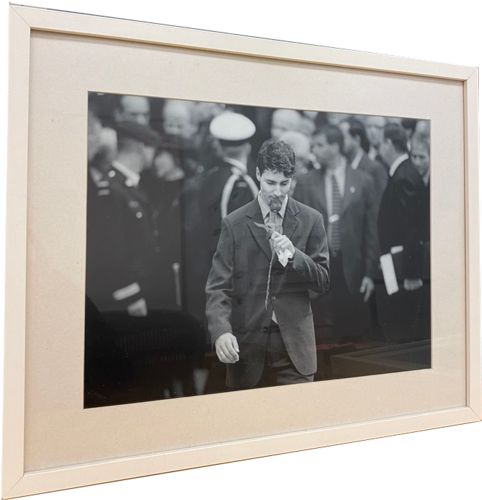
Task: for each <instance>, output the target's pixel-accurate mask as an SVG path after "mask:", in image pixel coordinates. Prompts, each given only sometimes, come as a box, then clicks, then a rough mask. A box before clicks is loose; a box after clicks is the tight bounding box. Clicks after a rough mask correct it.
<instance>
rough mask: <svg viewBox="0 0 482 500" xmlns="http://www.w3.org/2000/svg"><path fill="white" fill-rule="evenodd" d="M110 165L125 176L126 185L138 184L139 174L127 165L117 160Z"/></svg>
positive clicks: (133, 185) (135, 185) (134, 185)
mask: <svg viewBox="0 0 482 500" xmlns="http://www.w3.org/2000/svg"><path fill="white" fill-rule="evenodd" d="M112 166H113V167H114V168H115V169H116V170H118V171H119V172H120V173H121V174H122V175H124V176H125V178H126V186H129V187H137V186H138V185H139V181H140V179H141V176H140V175H139V174H136V173H135V172H133V171H132V170H131V169H130V168H129V167H126V166H125V165H123V164H122V163H120V162H119V161H117V160H114V161H113V162H112Z"/></svg>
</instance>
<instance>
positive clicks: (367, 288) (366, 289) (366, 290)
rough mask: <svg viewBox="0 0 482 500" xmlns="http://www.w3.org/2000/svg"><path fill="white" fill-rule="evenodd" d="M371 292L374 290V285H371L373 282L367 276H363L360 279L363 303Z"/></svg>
mask: <svg viewBox="0 0 482 500" xmlns="http://www.w3.org/2000/svg"><path fill="white" fill-rule="evenodd" d="M373 290H375V284H374V283H373V280H372V279H371V278H369V277H368V276H365V277H364V278H363V279H362V282H361V286H360V293H363V294H364V296H363V302H367V301H368V299H369V298H370V296H371V294H372V293H373Z"/></svg>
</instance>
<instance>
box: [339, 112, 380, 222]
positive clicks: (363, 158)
mask: <svg viewBox="0 0 482 500" xmlns="http://www.w3.org/2000/svg"><path fill="white" fill-rule="evenodd" d="M340 130H341V131H342V133H343V139H344V143H345V155H346V157H347V159H348V161H349V162H350V167H351V168H352V169H353V170H360V171H361V172H365V173H366V174H368V175H369V176H370V177H371V178H372V180H373V187H374V201H375V205H376V207H377V214H378V206H379V205H380V200H381V199H382V196H383V192H384V191H385V188H386V186H387V182H388V172H387V170H386V168H385V167H384V166H383V165H382V164H381V163H380V162H378V161H376V160H371V159H370V158H369V157H368V151H369V149H370V143H369V141H368V138H367V134H366V131H365V127H364V125H363V123H362V122H361V121H360V120H357V119H356V118H349V119H347V120H344V121H342V122H341V123H340Z"/></svg>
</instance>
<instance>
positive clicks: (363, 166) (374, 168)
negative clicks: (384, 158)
mask: <svg viewBox="0 0 482 500" xmlns="http://www.w3.org/2000/svg"><path fill="white" fill-rule="evenodd" d="M358 169H359V170H360V171H361V172H365V173H367V174H368V175H370V176H371V178H372V179H373V188H374V200H375V204H376V206H377V213H378V207H379V205H380V201H381V199H382V196H383V192H384V191H385V188H386V187H387V182H388V172H387V169H386V167H385V166H384V165H383V164H381V163H379V162H378V161H376V160H370V158H369V157H368V155H367V154H364V155H363V156H362V158H361V160H360V163H359V165H358Z"/></svg>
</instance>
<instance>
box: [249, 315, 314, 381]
mask: <svg viewBox="0 0 482 500" xmlns="http://www.w3.org/2000/svg"><path fill="white" fill-rule="evenodd" d="M266 335H268V339H267V344H266V357H265V362H264V370H263V374H262V375H261V379H260V381H259V382H258V384H257V385H256V386H257V387H271V386H276V385H286V384H299V383H303V382H313V380H314V374H312V375H302V374H301V373H300V372H299V371H298V370H297V369H296V368H295V366H294V364H293V362H292V361H291V359H290V356H289V354H288V352H287V350H286V346H285V343H284V341H283V338H282V336H281V332H280V329H279V326H278V325H277V324H276V323H275V322H274V321H272V322H271V325H270V327H269V328H268V333H267V334H266Z"/></svg>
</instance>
